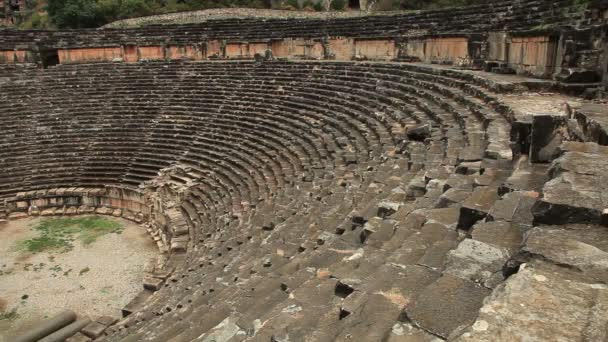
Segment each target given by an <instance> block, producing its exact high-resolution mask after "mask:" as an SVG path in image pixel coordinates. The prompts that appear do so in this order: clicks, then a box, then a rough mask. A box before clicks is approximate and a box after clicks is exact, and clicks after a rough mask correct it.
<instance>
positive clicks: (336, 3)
mask: <svg viewBox="0 0 608 342" xmlns="http://www.w3.org/2000/svg"><path fill="white" fill-rule="evenodd" d="M329 7H330V8H331V9H332V10H334V11H343V10H344V9H345V8H346V0H333V1H332V2H331V5H330V6H329Z"/></svg>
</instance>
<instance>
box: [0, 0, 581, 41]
mask: <svg viewBox="0 0 608 342" xmlns="http://www.w3.org/2000/svg"><path fill="white" fill-rule="evenodd" d="M497 18H498V19H497ZM583 18H584V11H582V10H581V8H580V7H579V6H576V5H575V4H573V3H572V1H570V0H560V1H546V0H526V1H520V2H517V3H515V4H514V3H513V2H512V1H501V2H497V3H488V4H482V5H478V6H470V7H462V8H453V9H443V10H435V11H419V12H414V13H409V14H403V15H389V16H382V15H376V16H367V17H355V18H338V19H327V20H323V19H298V20H294V19H269V20H259V19H253V18H251V19H222V20H210V21H208V22H206V23H204V24H191V25H170V26H151V27H145V28H135V29H103V30H79V31H64V32H62V31H58V32H51V31H28V32H27V33H24V32H21V31H13V30H2V31H0V44H2V46H3V47H4V48H6V49H10V50H12V49H13V48H16V47H18V45H23V44H27V43H34V42H36V41H37V42H43V44H44V45H45V46H53V47H55V48H59V47H72V48H74V47H78V46H95V47H100V46H116V44H119V43H121V42H122V43H138V44H159V43H162V42H164V41H165V40H166V39H167V38H170V39H171V41H172V42H173V43H192V42H193V41H198V40H200V39H201V37H204V38H205V39H206V40H209V39H222V40H262V41H266V40H268V39H282V38H322V37H326V36H331V37H361V38H363V37H377V38H381V37H387V36H391V37H397V36H400V35H406V34H408V33H410V32H411V31H412V30H422V31H429V30H430V31H432V32H434V33H437V34H440V33H450V32H458V33H459V34H463V33H466V32H489V31H501V30H512V31H513V30H530V29H535V28H537V27H539V26H549V25H563V24H571V23H576V21H580V20H582V19H583ZM75 33H76V34H75Z"/></svg>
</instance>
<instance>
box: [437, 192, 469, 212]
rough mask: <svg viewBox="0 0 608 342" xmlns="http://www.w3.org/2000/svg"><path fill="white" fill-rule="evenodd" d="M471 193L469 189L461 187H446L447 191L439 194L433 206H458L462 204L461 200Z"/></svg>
mask: <svg viewBox="0 0 608 342" xmlns="http://www.w3.org/2000/svg"><path fill="white" fill-rule="evenodd" d="M470 195H471V191H468V190H462V189H455V188H452V189H448V191H446V192H444V193H443V194H441V196H439V199H437V202H435V208H450V207H454V208H460V207H461V206H462V202H464V200H466V199H467V197H469V196H470Z"/></svg>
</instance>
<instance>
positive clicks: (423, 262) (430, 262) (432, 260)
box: [416, 240, 458, 271]
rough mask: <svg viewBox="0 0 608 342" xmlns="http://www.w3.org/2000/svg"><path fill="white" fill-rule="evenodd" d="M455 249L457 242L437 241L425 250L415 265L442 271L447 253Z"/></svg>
mask: <svg viewBox="0 0 608 342" xmlns="http://www.w3.org/2000/svg"><path fill="white" fill-rule="evenodd" d="M456 247H458V241H457V240H442V241H437V242H435V243H434V244H433V245H431V246H430V247H429V248H428V249H427V250H426V252H425V253H424V255H423V256H422V258H420V260H418V262H417V263H416V264H417V265H420V266H424V267H428V268H430V269H432V270H434V271H442V270H443V268H444V266H445V263H446V259H447V256H448V253H449V252H450V251H451V250H453V249H454V248H456Z"/></svg>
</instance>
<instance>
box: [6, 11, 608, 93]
mask: <svg viewBox="0 0 608 342" xmlns="http://www.w3.org/2000/svg"><path fill="white" fill-rule="evenodd" d="M605 12H606V10H605V9H602V8H601V7H597V6H595V5H593V4H592V5H590V6H589V7H588V8H586V7H580V6H579V7H576V6H573V5H572V4H568V3H566V2H563V3H562V2H560V3H557V4H556V3H554V2H550V1H532V0H522V1H517V2H509V1H501V2H497V3H493V4H486V5H480V6H476V7H470V8H457V9H451V10H438V11H427V12H415V13H414V12H413V13H405V14H399V15H373V16H367V17H353V18H334V19H326V20H322V19H293V20H291V21H290V20H288V19H268V20H258V19H255V18H247V19H244V18H241V19H237V18H230V19H228V18H227V19H218V20H209V21H207V22H205V24H198V25H196V24H186V25H166V26H150V27H141V28H132V29H102V30H79V31H53V32H51V31H39V32H38V31H37V32H35V33H32V32H23V31H15V30H3V31H0V46H1V47H2V48H0V49H2V50H0V63H24V62H38V61H44V60H45V58H44V56H42V53H43V52H44V53H46V52H47V51H50V53H51V54H53V53H55V51H56V53H57V55H58V59H59V63H88V62H97V61H124V62H137V61H142V60H175V59H190V60H202V59H253V58H254V57H255V55H256V54H260V55H263V54H265V53H266V51H267V50H270V51H271V52H272V54H273V56H275V57H279V58H288V59H328V60H342V61H347V60H382V61H389V60H400V61H420V62H425V63H438V64H454V65H458V66H462V67H474V68H480V67H482V66H484V65H486V69H487V70H488V71H497V72H504V73H507V72H511V73H518V74H523V75H530V76H535V77H542V78H552V77H553V78H556V79H558V80H560V81H563V82H570V83H592V82H599V81H601V79H602V76H603V74H604V73H605V71H604V69H605V67H604V66H605V65H606V64H607V63H604V62H605V61H604V59H605V57H604V56H605V55H606V53H605V52H604V49H607V50H608V48H605V46H606V41H607V39H606V33H605V32H606V29H605V27H606V20H605V19H604V17H606V16H605V15H604V13H605ZM34 37H35V39H34ZM24 51H25V52H24ZM42 64H43V65H44V66H47V64H52V63H42Z"/></svg>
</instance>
